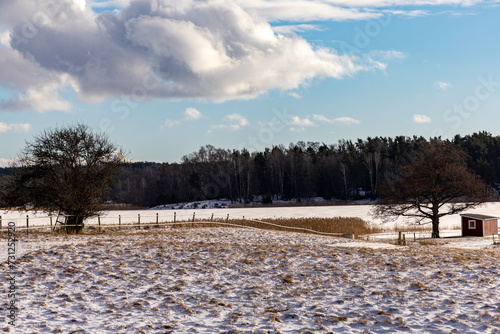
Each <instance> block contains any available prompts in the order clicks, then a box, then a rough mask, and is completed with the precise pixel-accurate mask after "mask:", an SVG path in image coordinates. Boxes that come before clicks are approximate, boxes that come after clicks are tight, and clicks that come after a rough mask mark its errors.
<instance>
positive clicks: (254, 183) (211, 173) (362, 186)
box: [0, 132, 500, 207]
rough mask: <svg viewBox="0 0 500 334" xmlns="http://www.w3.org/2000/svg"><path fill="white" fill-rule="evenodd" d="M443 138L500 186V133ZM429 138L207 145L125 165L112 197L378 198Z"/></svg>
mask: <svg viewBox="0 0 500 334" xmlns="http://www.w3.org/2000/svg"><path fill="white" fill-rule="evenodd" d="M432 140H441V139H439V138H433V139H432ZM443 141H449V142H451V143H454V144H456V145H458V146H460V147H461V148H463V149H464V150H465V152H466V154H467V167H469V168H470V169H472V170H473V171H474V172H476V173H477V174H479V175H480V177H481V178H482V179H483V180H484V181H485V182H486V183H487V184H488V185H489V186H491V187H494V188H496V185H497V184H500V136H492V135H491V134H489V133H487V132H479V133H474V134H472V135H467V136H465V137H462V136H459V135H457V136H455V137H454V138H453V139H452V140H443ZM426 142H428V140H427V139H425V138H423V137H417V136H413V137H405V136H398V137H394V138H388V137H374V138H370V137H369V138H367V139H365V140H362V139H358V140H356V141H351V140H340V141H339V142H338V143H336V144H324V143H317V142H307V143H305V142H302V141H299V142H297V143H296V144H290V145H289V146H288V147H285V146H283V145H279V146H273V147H270V148H266V149H265V150H263V151H261V152H248V151H247V150H241V151H240V150H229V149H221V148H216V147H214V146H211V145H207V146H204V147H201V148H200V149H199V150H198V151H197V152H193V153H191V154H188V155H186V156H184V157H183V158H182V161H181V162H180V163H153V162H135V163H130V164H127V165H126V166H125V167H123V172H122V173H121V175H120V176H119V177H118V178H117V179H116V180H115V182H114V183H113V185H112V189H111V192H110V199H111V200H112V201H114V202H117V203H127V204H132V205H137V206H142V207H151V206H155V205H160V204H170V203H179V202H188V201H201V200H205V199H220V198H227V199H230V200H232V201H233V202H236V203H248V202H250V201H252V200H256V199H259V200H261V201H262V202H264V203H271V202H272V201H274V200H278V199H280V200H296V201H303V200H306V199H308V198H312V197H323V198H324V199H327V200H330V199H339V200H356V199H377V198H378V196H379V192H378V191H379V185H380V184H381V183H382V181H383V180H384V179H385V178H393V177H395V176H396V175H397V174H398V173H399V171H400V168H401V167H402V166H403V165H405V164H407V163H408V162H409V161H410V160H411V157H413V156H414V155H415V153H416V151H417V150H418V149H419V148H420V147H421V146H422V145H423V144H424V143H426ZM4 172H6V170H0V174H1V173H4Z"/></svg>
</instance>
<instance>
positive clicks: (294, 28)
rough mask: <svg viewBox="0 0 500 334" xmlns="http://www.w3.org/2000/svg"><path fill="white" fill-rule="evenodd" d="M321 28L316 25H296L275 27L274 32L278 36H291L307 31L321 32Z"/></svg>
mask: <svg viewBox="0 0 500 334" xmlns="http://www.w3.org/2000/svg"><path fill="white" fill-rule="evenodd" d="M320 30H321V28H320V27H319V26H318V25H316V24H294V25H281V26H273V31H274V32H276V33H278V34H291V33H297V32H305V31H320Z"/></svg>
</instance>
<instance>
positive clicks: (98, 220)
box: [97, 215, 101, 233]
mask: <svg viewBox="0 0 500 334" xmlns="http://www.w3.org/2000/svg"><path fill="white" fill-rule="evenodd" d="M97 225H99V233H101V215H97Z"/></svg>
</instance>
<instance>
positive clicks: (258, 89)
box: [0, 0, 500, 166]
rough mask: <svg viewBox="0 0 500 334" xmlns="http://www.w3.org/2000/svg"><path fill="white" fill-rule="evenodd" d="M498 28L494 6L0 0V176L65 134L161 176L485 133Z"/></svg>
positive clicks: (496, 117) (498, 76)
mask: <svg viewBox="0 0 500 334" xmlns="http://www.w3.org/2000/svg"><path fill="white" fill-rule="evenodd" d="M499 17H500V1H498V0H488V1H482V0H416V1H410V0H352V1H349V0H307V1H306V0H233V1H226V0H204V1H192V0H184V1H170V0H133V1H128V0H111V1H97V0H93V1H87V2H85V1H84V0H57V1H54V0H22V1H12V0H0V144H1V145H0V166H6V165H7V164H8V162H9V161H10V160H11V159H14V158H15V157H16V156H17V155H18V154H19V152H20V150H22V148H23V147H24V146H25V145H26V142H30V141H32V140H33V138H34V136H36V135H37V134H39V133H41V132H42V131H43V130H45V129H50V128H55V127H58V126H68V125H73V124H76V123H85V124H88V125H89V126H90V127H92V128H93V129H94V130H95V131H98V132H105V133H106V134H107V135H108V136H109V138H110V140H111V141H113V142H114V143H116V144H117V145H118V146H120V147H121V148H122V149H123V150H124V151H125V152H127V153H128V158H129V159H130V160H133V161H155V162H171V163H173V162H179V161H181V158H182V156H184V155H187V154H189V153H191V152H194V151H197V150H198V149H199V148H200V147H201V146H204V145H207V144H210V145H213V146H215V147H220V148H225V149H243V148H246V149H247V150H249V151H250V152H253V151H259V150H263V149H264V148H266V147H272V146H275V145H281V144H282V145H284V146H285V147H287V146H288V145H289V144H290V143H296V142H298V141H304V142H306V143H307V142H320V143H325V144H335V143H337V142H338V141H339V140H341V139H350V140H356V139H357V138H362V139H366V138H367V137H375V136H383V137H394V136H398V135H404V136H413V135H417V136H424V137H425V138H430V137H434V136H441V137H442V138H452V137H453V136H454V135H456V134H460V135H467V134H472V133H474V132H478V131H487V132H490V133H492V134H493V135H500V131H499V130H500V127H499V124H500V112H499V111H500V110H499V107H500V58H499V55H500V20H499Z"/></svg>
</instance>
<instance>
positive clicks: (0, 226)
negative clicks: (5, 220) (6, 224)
mask: <svg viewBox="0 0 500 334" xmlns="http://www.w3.org/2000/svg"><path fill="white" fill-rule="evenodd" d="M1 228H2V216H0V229H1Z"/></svg>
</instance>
